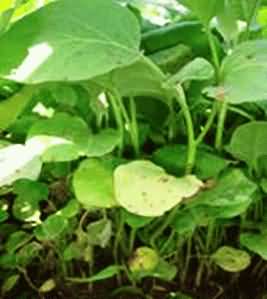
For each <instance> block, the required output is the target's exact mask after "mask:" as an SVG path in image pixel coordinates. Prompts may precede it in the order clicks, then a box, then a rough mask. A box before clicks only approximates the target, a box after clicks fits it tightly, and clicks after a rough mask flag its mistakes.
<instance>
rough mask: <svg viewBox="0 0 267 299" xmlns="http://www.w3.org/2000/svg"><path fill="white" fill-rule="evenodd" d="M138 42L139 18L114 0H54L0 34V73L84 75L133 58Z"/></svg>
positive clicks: (54, 77)
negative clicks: (54, 0)
mask: <svg viewBox="0 0 267 299" xmlns="http://www.w3.org/2000/svg"><path fill="white" fill-rule="evenodd" d="M139 43H140V29H139V24H138V21H137V19H136V18H135V16H134V15H133V14H132V13H131V12H130V11H129V10H127V9H126V8H124V7H122V6H120V5H118V4H115V3H114V2H113V1H105V0H90V1H86V0H77V1H76V2H75V6H73V1H72V0H62V1H56V2H54V3H51V4H49V5H47V6H45V7H43V8H41V9H39V10H37V11H35V12H34V13H32V14H29V15H27V16H26V17H24V18H23V19H21V20H19V21H18V22H16V23H15V24H14V25H13V26H12V27H11V29H10V30H9V31H8V32H6V33H5V34H4V35H2V36H1V37H0V44H1V49H0V76H1V77H4V78H9V79H12V80H15V81H19V82H23V83H40V82H46V81H78V80H87V79H90V78H92V77H95V76H98V75H102V74H104V73H107V72H109V71H111V70H113V69H115V68H118V67H122V66H125V65H129V64H131V63H133V62H134V61H135V60H137V59H138V57H139V55H140V54H139V51H138V48H139ZM55 70H56V71H55Z"/></svg>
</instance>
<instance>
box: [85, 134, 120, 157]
mask: <svg viewBox="0 0 267 299" xmlns="http://www.w3.org/2000/svg"><path fill="white" fill-rule="evenodd" d="M119 142H120V134H119V132H118V131H117V130H114V129H105V130H103V131H101V132H100V133H98V134H96V135H91V136H90V137H89V141H88V147H87V151H86V156H87V157H101V156H104V155H106V154H108V153H110V152H112V151H113V150H114V149H115V147H116V146H117V145H118V144H119Z"/></svg>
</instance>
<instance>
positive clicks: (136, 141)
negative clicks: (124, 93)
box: [130, 97, 140, 157]
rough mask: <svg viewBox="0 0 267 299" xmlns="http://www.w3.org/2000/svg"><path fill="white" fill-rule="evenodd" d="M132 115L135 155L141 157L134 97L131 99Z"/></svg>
mask: <svg viewBox="0 0 267 299" xmlns="http://www.w3.org/2000/svg"><path fill="white" fill-rule="evenodd" d="M130 114H131V137H132V143H133V147H134V151H135V155H136V156H137V157H138V156H139V155H140V144H139V130H138V122H137V115H136V105H135V101H134V98H133V97H130Z"/></svg>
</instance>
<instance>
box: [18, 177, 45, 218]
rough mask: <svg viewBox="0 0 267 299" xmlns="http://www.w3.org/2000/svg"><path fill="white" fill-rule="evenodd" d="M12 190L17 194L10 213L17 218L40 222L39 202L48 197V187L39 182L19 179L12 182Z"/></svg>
mask: <svg viewBox="0 0 267 299" xmlns="http://www.w3.org/2000/svg"><path fill="white" fill-rule="evenodd" d="M13 192H14V193H15V194H16V195H17V197H16V198H15V201H14V203H13V206H12V213H13V215H14V217H15V218H16V219H18V220H21V221H25V222H35V223H38V222H40V216H41V211H40V207H39V203H40V202H41V201H43V200H47V198H48V187H47V186H46V185H45V184H43V183H40V182H34V181H30V180H25V179H24V180H19V181H17V182H15V184H14V190H13Z"/></svg>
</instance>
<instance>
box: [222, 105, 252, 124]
mask: <svg viewBox="0 0 267 299" xmlns="http://www.w3.org/2000/svg"><path fill="white" fill-rule="evenodd" d="M228 110H229V111H231V112H234V113H236V114H239V115H241V116H243V117H244V118H247V119H248V120H250V121H253V120H255V117H254V116H253V115H250V114H249V113H247V112H246V111H244V110H241V109H240V108H237V107H230V106H229V107H228Z"/></svg>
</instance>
